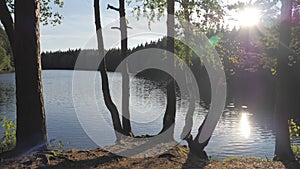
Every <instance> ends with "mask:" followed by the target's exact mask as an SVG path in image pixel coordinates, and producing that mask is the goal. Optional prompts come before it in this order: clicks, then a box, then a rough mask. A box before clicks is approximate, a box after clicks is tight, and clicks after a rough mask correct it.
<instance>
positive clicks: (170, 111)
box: [160, 0, 176, 139]
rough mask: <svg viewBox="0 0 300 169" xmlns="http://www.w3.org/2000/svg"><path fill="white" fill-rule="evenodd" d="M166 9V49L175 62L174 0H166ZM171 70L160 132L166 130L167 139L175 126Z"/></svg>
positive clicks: (173, 84)
mask: <svg viewBox="0 0 300 169" xmlns="http://www.w3.org/2000/svg"><path fill="white" fill-rule="evenodd" d="M167 4H168V5H167V8H168V9H167V11H168V17H167V27H168V28H167V36H168V37H167V50H168V51H169V52H168V57H169V60H170V61H171V62H173V63H174V64H175V61H174V47H175V45H174V44H175V43H174V36H175V32H174V28H175V19H174V13H175V2H174V0H167ZM173 73H174V70H173V72H171V77H172V78H171V79H170V80H169V81H168V84H167V108H166V112H165V115H164V118H163V128H162V130H161V132H160V133H163V132H165V131H167V130H169V131H168V135H169V137H170V138H169V139H173V135H174V127H175V116H176V93H175V80H174V78H173V77H174V76H173Z"/></svg>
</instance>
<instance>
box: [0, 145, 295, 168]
mask: <svg viewBox="0 0 300 169" xmlns="http://www.w3.org/2000/svg"><path fill="white" fill-rule="evenodd" d="M188 152H189V151H188V148H187V147H185V146H181V145H177V146H175V147H173V148H172V149H171V150H168V151H166V152H165V153H163V154H161V155H157V156H155V157H147V158H126V157H121V156H117V155H114V154H112V153H110V152H108V151H107V149H106V150H105V149H103V148H99V149H95V150H90V151H79V150H67V151H66V150H64V151H61V150H47V151H39V152H34V153H31V154H28V155H26V156H23V157H19V158H15V159H6V160H3V159H2V160H1V162H0V168H1V169H2V168H3V169H15V168H41V169H43V168H50V169H51V168H53V169H56V168H57V169H60V168H61V169H65V168H72V169H77V168H78V169H84V168H104V169H126V168H128V169H144V168H151V169H159V168H171V169H184V168H187V169H194V168H195V169H196V168H204V169H216V168H217V169H219V168H220V169H250V168H251V169H257V168H261V169H266V168H274V169H285V168H296V167H295V165H294V166H291V165H290V166H288V167H285V165H284V164H283V163H281V162H277V161H270V160H265V159H259V158H250V157H249V158H230V159H226V160H224V161H218V160H207V161H202V160H199V159H196V158H194V157H191V156H189V155H188ZM286 166H287V165H286Z"/></svg>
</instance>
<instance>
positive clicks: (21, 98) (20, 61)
mask: <svg viewBox="0 0 300 169" xmlns="http://www.w3.org/2000/svg"><path fill="white" fill-rule="evenodd" d="M39 15H40V1H39V0H27V1H20V0H18V1H16V3H15V47H14V50H15V52H14V54H15V68H16V97H17V98H16V101H17V133H16V138H17V145H16V148H17V150H21V151H22V150H29V149H32V148H40V147H45V146H46V143H47V133H46V122H45V110H44V100H43V87H42V77H41V55H40V28H39V21H40V20H39Z"/></svg>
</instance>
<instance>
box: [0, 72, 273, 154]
mask: <svg viewBox="0 0 300 169" xmlns="http://www.w3.org/2000/svg"><path fill="white" fill-rule="evenodd" d="M73 74H74V71H64V70H45V71H43V74H42V77H43V85H44V86H43V87H44V99H45V109H46V117H47V131H48V139H49V140H50V139H55V140H57V141H58V140H61V141H63V142H64V143H66V142H70V144H69V145H65V146H64V149H72V148H74V149H94V148H97V147H98V145H100V146H107V145H111V144H113V143H114V141H115V136H114V133H113V129H112V124H111V118H110V114H109V112H108V110H107V109H106V107H105V105H104V102H103V97H102V92H101V83H100V76H99V73H95V72H89V71H85V72H81V74H82V75H84V76H83V79H82V81H85V79H84V77H91V79H94V82H93V83H94V86H95V87H94V88H92V89H90V88H83V89H80V90H79V89H78V90H76V91H74V88H73V87H72V86H73ZM95 75H96V76H95ZM14 78H15V77H14V74H0V91H1V93H0V116H3V115H5V116H7V117H8V118H9V119H13V120H14V119H15V87H14V86H15V84H14V83H15V82H14ZM109 79H110V82H111V83H110V87H111V89H112V90H111V94H112V97H113V100H114V101H115V102H116V104H117V107H118V108H119V110H120V108H121V105H120V103H121V100H120V99H121V97H120V95H121V76H120V74H116V73H115V74H113V73H109ZM130 95H131V98H130V112H131V119H132V121H133V122H132V130H133V132H134V134H135V135H142V134H149V135H152V134H157V133H158V132H159V131H160V129H161V128H162V119H163V113H164V111H165V106H166V96H165V94H164V92H163V91H162V90H161V89H160V87H159V85H157V84H156V83H154V82H151V81H148V80H144V79H136V78H131V93H130ZM177 100H178V101H177V109H178V110H177V115H176V125H175V129H176V131H175V132H176V134H175V138H176V140H178V141H180V139H179V135H180V131H181V129H182V128H183V125H184V123H183V122H184V119H185V112H186V110H187V106H188V103H187V101H186V99H185V98H184V97H183V98H177ZM95 105H96V107H95ZM206 113H207V111H206V110H205V109H203V108H202V107H201V106H200V105H199V104H197V106H196V111H195V116H194V124H195V125H196V124H198V125H197V126H195V127H194V128H193V133H194V134H195V132H196V131H197V129H198V126H199V125H200V124H201V122H202V120H203V119H204V117H205V115H206ZM267 114H270V113H266V115H258V114H255V112H239V111H236V110H233V109H232V108H226V110H225V112H224V113H223V115H222V116H221V118H220V120H219V123H218V125H217V127H216V129H215V131H214V133H213V136H212V138H211V140H210V142H209V144H208V146H207V148H206V152H207V154H208V155H209V156H212V157H214V158H219V159H224V158H226V157H230V156H258V157H262V158H266V157H267V158H272V156H273V153H274V146H275V136H274V132H273V131H272V130H271V129H272V125H271V124H272V123H271V120H272V117H270V115H269V116H268V115H267ZM78 117H84V118H80V121H79V120H78ZM80 122H81V123H80ZM81 124H82V125H81ZM82 126H84V127H82ZM87 128H89V129H92V130H89V131H88V133H89V135H90V136H92V138H98V139H97V144H98V145H97V144H95V143H94V141H92V139H91V138H90V137H89V136H88V135H87V134H86V132H85V129H87ZM0 132H1V133H0V136H3V129H0ZM181 143H182V144H186V143H185V142H184V141H182V142H181Z"/></svg>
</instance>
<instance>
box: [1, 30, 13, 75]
mask: <svg viewBox="0 0 300 169" xmlns="http://www.w3.org/2000/svg"><path fill="white" fill-rule="evenodd" d="M13 67H14V65H13V59H12V52H11V49H10V45H9V41H8V38H7V35H6V33H5V31H4V30H3V28H2V27H0V72H10V71H13V70H14V68H13Z"/></svg>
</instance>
